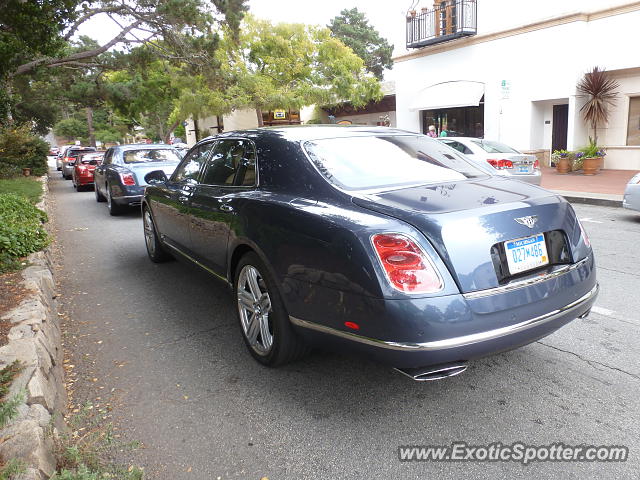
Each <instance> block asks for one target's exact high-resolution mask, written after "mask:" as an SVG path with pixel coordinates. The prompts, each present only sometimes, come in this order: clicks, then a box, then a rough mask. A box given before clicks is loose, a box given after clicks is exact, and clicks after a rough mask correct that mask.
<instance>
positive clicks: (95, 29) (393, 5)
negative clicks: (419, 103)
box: [78, 0, 432, 79]
mask: <svg viewBox="0 0 640 480" xmlns="http://www.w3.org/2000/svg"><path fill="white" fill-rule="evenodd" d="M412 3H414V2H412V1H411V0H320V1H309V0H249V11H250V13H252V14H253V15H255V16H256V17H258V18H264V19H267V20H271V21H272V22H274V23H277V22H288V23H293V22H301V23H308V24H317V25H327V24H328V23H329V21H330V20H331V19H332V18H333V17H335V16H337V15H339V14H340V11H341V10H343V9H345V8H353V7H357V8H358V10H360V11H361V12H363V13H365V15H366V16H367V18H368V19H369V23H370V24H371V25H373V26H374V28H376V30H378V32H380V35H381V36H382V37H384V38H386V39H387V40H388V41H389V43H392V44H394V45H395V49H394V55H396V54H400V53H402V51H403V50H404V42H405V37H404V33H405V31H404V28H405V24H404V18H405V15H406V12H407V10H408V9H409V7H410V6H411V4H412ZM423 3H424V2H423ZM431 3H432V2H431ZM118 32H119V28H118V26H117V25H116V24H115V23H114V22H113V21H112V20H111V19H109V18H108V17H107V16H106V15H102V16H97V17H96V18H93V19H91V20H90V21H88V22H85V24H83V25H82V26H81V27H80V29H79V31H78V35H87V36H89V37H91V38H93V39H95V40H97V41H98V42H99V43H100V44H104V43H106V42H107V41H109V40H110V39H111V38H113V37H114V36H115V35H117V33H118ZM391 77H392V75H386V78H387V79H390V78H391Z"/></svg>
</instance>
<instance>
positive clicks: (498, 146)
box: [472, 140, 520, 153]
mask: <svg viewBox="0 0 640 480" xmlns="http://www.w3.org/2000/svg"><path fill="white" fill-rule="evenodd" d="M472 142H473V143H475V144H476V145H478V146H479V147H480V148H482V149H483V150H484V151H485V152H487V153H520V152H519V151H517V150H516V149H515V148H511V147H510V146H508V145H505V144H504V143H500V142H493V141H491V140H472Z"/></svg>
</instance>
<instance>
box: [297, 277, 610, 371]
mask: <svg viewBox="0 0 640 480" xmlns="http://www.w3.org/2000/svg"><path fill="white" fill-rule="evenodd" d="M598 292H599V286H598V284H596V286H595V287H593V288H592V289H591V290H590V291H589V292H588V293H586V294H585V295H583V296H582V297H580V298H579V299H578V300H575V301H573V302H570V303H569V304H567V305H565V306H564V307H562V308H559V309H557V310H554V311H551V312H549V313H546V314H543V315H539V316H537V317H534V318H529V319H527V320H524V321H522V322H518V323H515V324H513V325H508V326H506V327H502V328H496V329H493V330H487V331H484V332H478V333H473V334H469V335H463V336H459V337H451V338H445V339H442V340H435V341H432V342H421V343H411V342H392V341H388V340H379V339H375V338H368V337H363V336H360V335H357V334H354V333H350V332H345V331H342V330H336V329H333V328H330V327H326V326H323V325H319V324H315V323H311V322H307V321H305V320H301V319H299V318H295V317H289V319H290V320H291V323H293V324H294V325H296V326H298V327H303V328H308V329H311V330H316V331H318V332H322V333H327V334H330V335H335V336H337V337H340V338H343V339H346V340H349V341H352V342H356V343H359V344H362V345H366V346H369V347H373V348H376V349H381V350H388V351H391V352H400V353H407V354H413V353H416V354H420V353H433V354H434V355H433V356H423V355H420V357H421V358H424V361H427V362H428V363H427V364H424V365H430V364H435V363H440V362H446V361H456V360H467V359H472V358H478V357H481V356H484V355H488V354H491V353H496V352H499V351H504V350H509V349H512V348H516V347H519V346H522V345H526V344H527V343H531V342H533V341H535V340H537V339H539V338H542V337H544V336H546V335H549V334H550V333H552V332H554V331H555V330H557V329H558V328H560V327H562V326H563V325H566V324H567V323H569V322H570V321H571V320H574V319H575V318H578V317H583V316H586V315H587V314H588V313H589V311H590V310H591V307H592V306H593V303H594V302H595V300H596V297H597V296H598ZM391 357H393V355H391ZM397 358H400V357H397ZM436 359H438V360H437V361H436ZM399 363H405V361H404V360H399ZM399 366H403V365H399Z"/></svg>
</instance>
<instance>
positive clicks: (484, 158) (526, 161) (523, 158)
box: [438, 137, 542, 185]
mask: <svg viewBox="0 0 640 480" xmlns="http://www.w3.org/2000/svg"><path fill="white" fill-rule="evenodd" d="M438 140H440V141H441V142H442V143H445V144H447V145H449V146H450V147H453V148H455V149H456V150H458V151H459V152H460V153H463V154H464V155H466V156H467V157H469V158H470V159H471V160H475V161H476V162H483V163H484V162H486V163H488V164H489V165H491V166H492V167H493V168H495V169H496V170H497V173H498V175H505V176H509V177H513V178H515V179H518V180H522V181H524V182H528V183H533V184H534V185H540V181H541V180H542V175H541V174H540V165H539V163H538V160H537V159H536V157H535V155H528V154H525V153H521V152H519V151H518V150H516V149H515V148H512V147H510V146H508V145H505V144H504V143H500V142H494V141H492V140H484V139H482V138H472V137H442V138H438Z"/></svg>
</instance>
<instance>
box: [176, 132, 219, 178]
mask: <svg viewBox="0 0 640 480" xmlns="http://www.w3.org/2000/svg"><path fill="white" fill-rule="evenodd" d="M209 144H211V145H212V146H211V149H210V150H209V152H208V153H207V156H206V158H205V159H204V160H203V161H202V163H201V164H200V168H199V169H198V173H197V174H196V175H195V177H194V178H184V179H182V180H174V177H175V175H176V172H177V171H178V169H179V168H180V167H181V166H182V165H183V164H185V163H186V161H187V158H188V157H189V154H191V152H192V151H193V150H195V149H196V148H200V147H202V146H203V145H209ZM217 144H218V139H213V140H208V139H207V140H203V141H202V142H198V143H196V144H195V145H194V146H193V147H191V148H190V149H189V150H187V153H185V154H184V157H182V160H181V161H180V163H178V166H177V167H176V169H175V170H174V171H173V173H172V174H171V177H170V178H169V181H170V182H171V183H192V184H194V185H200V178H201V175H202V171H203V168H204V166H205V165H206V164H207V162H208V161H209V157H210V156H211V152H213V150H214V149H215V148H216V145H217ZM187 180H192V182H187Z"/></svg>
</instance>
